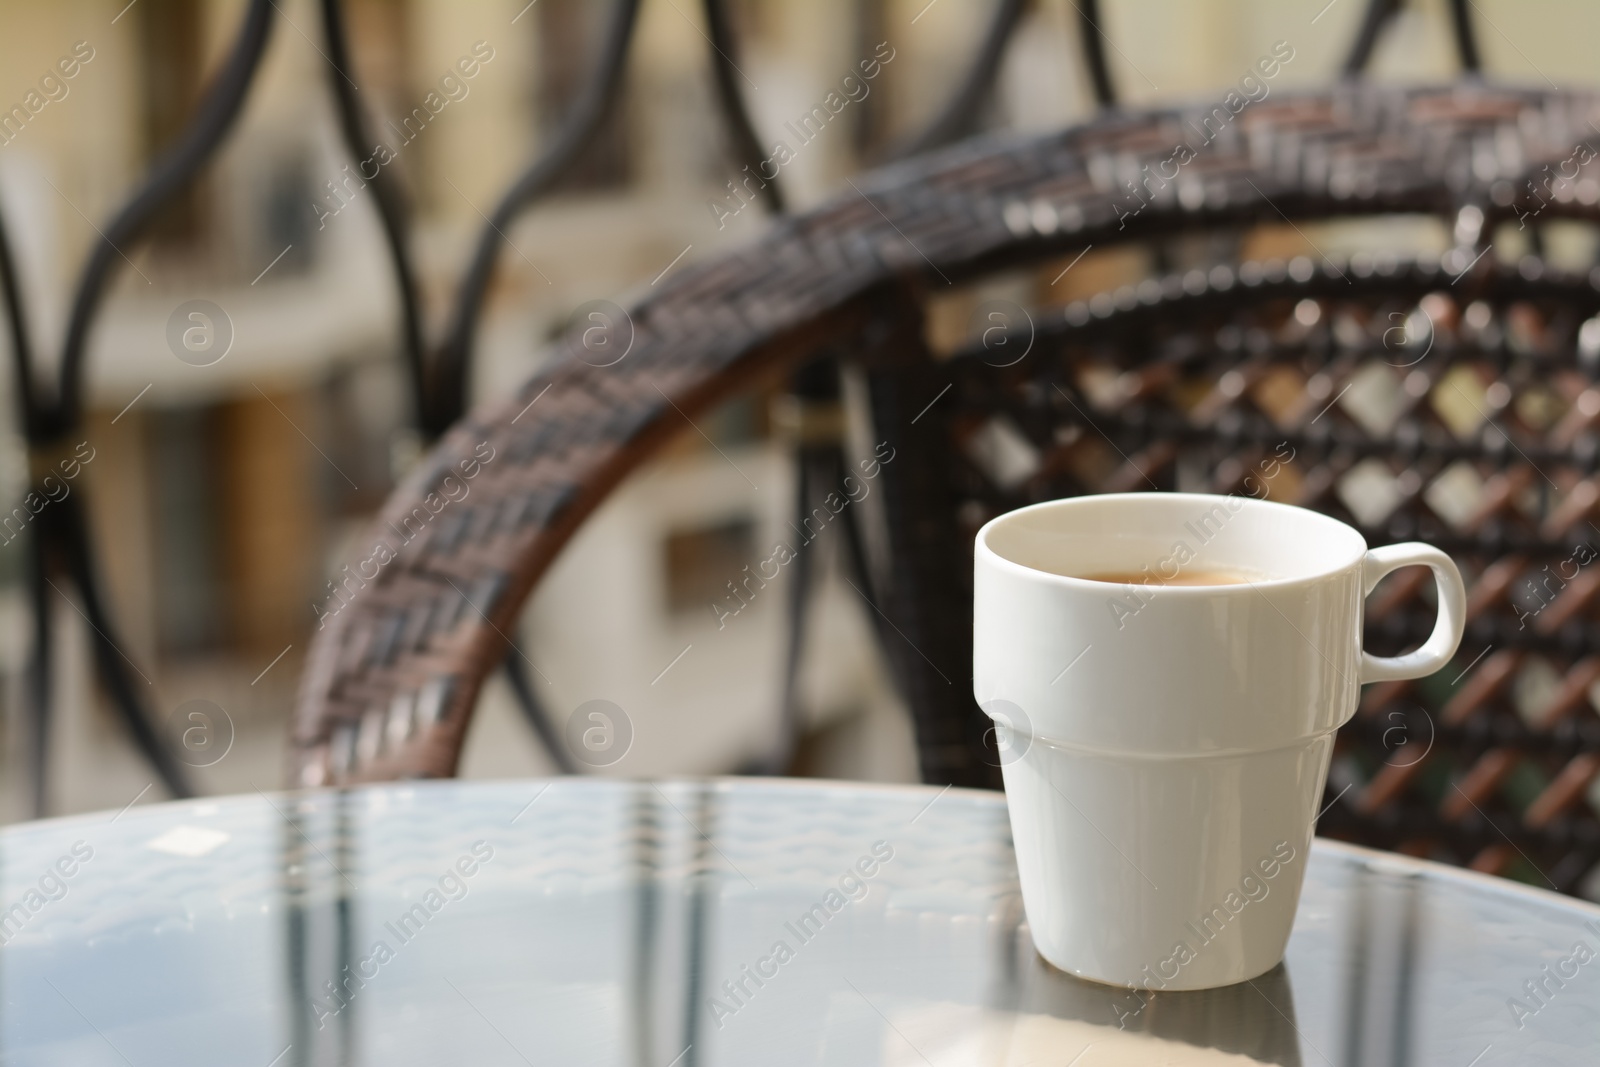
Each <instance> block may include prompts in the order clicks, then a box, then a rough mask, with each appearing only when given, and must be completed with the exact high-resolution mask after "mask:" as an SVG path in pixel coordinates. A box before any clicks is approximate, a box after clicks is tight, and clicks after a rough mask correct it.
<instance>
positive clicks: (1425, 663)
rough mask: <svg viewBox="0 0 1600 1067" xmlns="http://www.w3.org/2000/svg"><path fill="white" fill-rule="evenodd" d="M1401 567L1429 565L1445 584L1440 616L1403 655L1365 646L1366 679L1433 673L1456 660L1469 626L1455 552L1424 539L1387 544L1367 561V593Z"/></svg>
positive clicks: (1364, 581) (1364, 564)
mask: <svg viewBox="0 0 1600 1067" xmlns="http://www.w3.org/2000/svg"><path fill="white" fill-rule="evenodd" d="M1401 567H1427V568H1428V569H1429V570H1431V571H1433V582H1434V585H1435V586H1436V587H1437V588H1438V590H1439V616H1438V618H1437V619H1436V620H1435V621H1434V624H1433V633H1431V634H1429V635H1428V640H1427V641H1425V642H1424V643H1423V645H1422V647H1421V648H1419V649H1417V650H1416V651H1414V652H1407V653H1406V654H1405V655H1403V656H1374V655H1373V654H1372V653H1370V652H1367V651H1364V650H1363V651H1362V653H1361V681H1362V683H1363V684H1365V683H1366V682H1395V681H1400V680H1402V679H1406V678H1421V677H1423V676H1424V675H1429V674H1432V673H1433V672H1434V671H1436V670H1438V669H1439V668H1440V667H1443V666H1444V665H1445V664H1446V663H1449V662H1450V658H1451V657H1452V656H1454V655H1455V654H1456V649H1457V648H1458V647H1459V646H1460V644H1461V635H1462V633H1463V632H1464V631H1465V629H1466V625H1467V588H1466V584H1465V583H1464V582H1462V580H1461V572H1460V571H1458V570H1457V569H1456V565H1455V562H1454V561H1453V560H1452V559H1451V558H1450V557H1449V556H1447V555H1445V554H1444V553H1443V552H1441V551H1439V550H1438V549H1437V548H1434V547H1433V546H1432V545H1425V544H1423V543H1422V542H1420V541H1407V542H1406V543H1404V544H1399V545H1385V546H1384V547H1382V548H1374V549H1372V550H1371V551H1370V552H1368V553H1367V556H1366V559H1365V560H1363V561H1362V564H1361V580H1362V584H1363V586H1364V588H1363V590H1362V596H1366V595H1367V594H1369V593H1371V592H1372V589H1373V587H1374V586H1376V585H1377V584H1378V581H1379V579H1381V578H1382V577H1383V576H1384V575H1386V574H1388V573H1389V572H1390V571H1394V570H1399V569H1400V568H1401Z"/></svg>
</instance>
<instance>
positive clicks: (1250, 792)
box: [973, 493, 1367, 990]
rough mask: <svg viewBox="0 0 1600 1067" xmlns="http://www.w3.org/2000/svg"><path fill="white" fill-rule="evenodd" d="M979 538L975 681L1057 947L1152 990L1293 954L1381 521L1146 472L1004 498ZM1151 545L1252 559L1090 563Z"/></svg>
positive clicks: (1016, 834) (1188, 554) (1190, 985)
mask: <svg viewBox="0 0 1600 1067" xmlns="http://www.w3.org/2000/svg"><path fill="white" fill-rule="evenodd" d="M975 556H976V564H975V566H976V572H975V580H974V608H973V612H974V635H973V689H974V695H975V696H976V698H977V701H978V703H979V705H980V706H982V707H983V708H984V710H985V711H986V712H987V713H988V714H989V715H990V716H991V717H992V718H993V719H994V720H995V722H996V726H997V730H998V732H999V734H1000V736H1001V740H1002V744H1001V749H1000V750H1001V759H1002V764H1003V768H1002V773H1003V775H1004V779H1005V788H1006V797H1007V804H1008V808H1009V811H1010V816H1011V827H1012V836H1013V839H1014V841H1015V844H1016V853H1017V867H1018V871H1019V874H1020V877H1021V882H1022V894H1023V903H1024V906H1025V908H1026V910H1027V914H1028V921H1029V926H1030V928H1031V932H1032V935H1033V940H1034V943H1035V945H1036V946H1037V948H1038V950H1039V952H1040V954H1041V955H1042V956H1044V958H1045V959H1046V960H1048V961H1049V962H1050V963H1052V964H1054V965H1055V966H1057V967H1060V968H1061V969H1063V970H1066V971H1069V972H1071V973H1073V974H1077V975H1079V976H1081V977H1084V978H1090V979H1094V980H1097V981H1101V982H1108V983H1111V984H1115V985H1123V986H1136V987H1142V988H1149V989H1174V990H1176V989H1205V988H1213V987H1216V986H1222V985H1229V984H1232V983H1234V982H1241V981H1244V980H1245V979H1248V978H1253V977H1255V976H1257V975H1260V974H1263V973H1265V972H1266V971H1268V970H1270V969H1271V968H1272V967H1274V966H1275V965H1276V964H1277V963H1278V962H1279V961H1280V960H1281V959H1282V958H1283V952H1284V948H1285V945H1286V943H1287V941H1288V937H1289V931H1290V928H1291V927H1292V925H1293V922H1294V912H1295V905H1296V903H1297V901H1298V899H1299V895H1300V886H1301V882H1302V880H1303V877H1304V874H1305V863H1306V859H1307V851H1308V849H1309V846H1310V838H1311V832H1312V823H1313V820H1314V818H1315V816H1316V813H1317V803H1318V801H1319V799H1320V797H1321V795H1322V789H1323V783H1324V780H1325V778H1326V775H1327V770H1328V760H1329V757H1330V754H1331V752H1332V747H1333V735H1334V732H1335V731H1336V730H1337V729H1338V728H1339V726H1340V725H1342V724H1343V723H1344V722H1345V721H1346V720H1347V719H1349V718H1350V716H1351V715H1352V714H1353V713H1354V711H1355V707H1356V702H1357V699H1358V697H1359V693H1360V677H1361V668H1362V652H1361V617H1362V600H1363V597H1364V595H1365V592H1366V589H1365V588H1364V586H1363V566H1364V560H1365V558H1366V556H1367V547H1366V543H1365V542H1364V541H1363V539H1362V538H1361V536H1360V534H1358V533H1357V532H1356V531H1355V530H1353V529H1351V528H1350V527H1349V526H1346V525H1345V524H1343V523H1341V522H1338V521H1337V520H1335V519H1331V518H1328V517H1327V516H1324V515H1320V514H1317V513H1316V512H1312V511H1307V510H1304V509H1301V508H1295V507H1290V506H1287V505H1282V504H1275V503H1270V502H1266V501H1259V500H1252V499H1245V498H1239V497H1219V496H1204V495H1196V494H1178V493H1161V494H1155V493H1129V494H1113V495H1105V496H1096V497H1083V498H1077V499H1072V500H1062V501H1053V502H1050V503H1045V504H1038V505H1034V506H1032V507H1029V508H1024V509H1021V510H1020V511H1015V512H1011V513H1009V514H1007V515H1002V516H1000V517H999V518H997V519H995V520H993V521H992V522H990V523H989V524H987V525H986V526H984V528H983V529H982V530H981V531H979V533H978V537H977V545H976V553H975ZM1147 566H1148V567H1150V569H1151V573H1152V574H1156V575H1159V576H1160V577H1162V578H1166V579H1168V580H1170V579H1171V577H1172V576H1173V572H1174V571H1191V572H1193V571H1204V570H1228V571H1237V572H1243V573H1244V574H1246V575H1250V576H1252V580H1251V581H1249V582H1247V583H1244V584H1231V585H1187V586H1184V585H1170V586H1161V585H1158V584H1150V585H1119V584H1111V583H1106V582H1099V581H1091V580H1087V579H1084V578H1082V577H1077V575H1088V574H1103V573H1119V572H1120V573H1128V572H1134V573H1138V572H1141V571H1143V570H1144V568H1145V567H1147ZM1255 575H1260V576H1262V577H1261V580H1259V581H1256V580H1254V576H1255Z"/></svg>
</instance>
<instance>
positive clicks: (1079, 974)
mask: <svg viewBox="0 0 1600 1067" xmlns="http://www.w3.org/2000/svg"><path fill="white" fill-rule="evenodd" d="M1030 939H1031V932H1030ZM1033 951H1034V953H1035V954H1036V955H1037V956H1038V957H1039V958H1040V959H1041V960H1043V961H1044V962H1045V963H1047V964H1049V965H1050V966H1051V967H1053V968H1055V969H1056V970H1058V971H1060V972H1062V973H1063V974H1070V975H1072V977H1074V978H1080V979H1082V980H1083V981H1085V982H1093V983H1094V984H1095V985H1102V986H1106V987H1108V988H1111V989H1135V990H1143V991H1145V992H1149V993H1194V992H1198V991H1200V990H1205V989H1225V988H1227V987H1228V986H1235V985H1241V984H1243V983H1245V982H1249V981H1252V980H1253V979H1256V978H1260V977H1261V976H1262V975H1264V974H1266V973H1268V972H1269V971H1271V970H1272V969H1273V968H1275V967H1277V966H1278V965H1279V964H1280V963H1282V962H1283V954H1282V953H1280V954H1279V955H1278V958H1277V959H1275V960H1273V961H1272V962H1271V963H1269V964H1267V965H1266V966H1265V967H1247V968H1242V969H1241V971H1240V973H1239V975H1238V977H1233V976H1232V975H1226V974H1224V975H1213V976H1211V977H1209V978H1201V977H1198V976H1196V977H1194V978H1191V979H1189V980H1185V977H1184V973H1183V971H1181V970H1180V971H1179V972H1178V974H1177V977H1175V978H1173V979H1172V980H1171V981H1168V982H1166V984H1164V985H1163V984H1161V983H1162V980H1161V979H1160V978H1159V976H1158V977H1156V978H1155V979H1154V980H1151V981H1149V982H1148V983H1147V982H1145V981H1127V980H1123V979H1117V978H1111V977H1108V976H1106V975H1102V974H1091V973H1090V972H1089V971H1086V970H1084V969H1082V968H1079V967H1072V966H1069V965H1068V964H1066V963H1065V962H1064V961H1060V960H1053V959H1051V958H1050V957H1049V956H1048V955H1047V954H1046V953H1045V952H1044V950H1043V949H1041V948H1040V947H1039V946H1038V945H1037V944H1035V945H1034V946H1033Z"/></svg>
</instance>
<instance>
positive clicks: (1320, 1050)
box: [0, 778, 1600, 1067]
mask: <svg viewBox="0 0 1600 1067" xmlns="http://www.w3.org/2000/svg"><path fill="white" fill-rule="evenodd" d="M0 863H3V876H0V883H3V896H0V904H3V905H4V907H5V908H6V910H5V912H4V914H3V915H0V937H3V939H4V948H3V949H0V1062H3V1063H6V1064H73V1065H81V1067H93V1065H98V1064H107V1065H123V1067H126V1065H128V1064H134V1065H143V1064H163V1065H171V1067H181V1065H187V1064H208V1065H209V1064H218V1063H224V1062H225V1063H230V1064H240V1065H244V1067H252V1065H255V1067H269V1065H271V1067H295V1065H304V1067H311V1065H323V1064H385V1065H399V1064H441V1063H462V1064H467V1063H470V1064H489V1065H493V1064H522V1063H538V1064H541V1065H542V1064H569V1063H570V1064H618V1065H622V1064H627V1065H635V1067H692V1065H702V1067H704V1065H713V1064H716V1065H721V1064H751V1063H760V1064H774V1065H776V1064H847V1065H854V1064H863V1065H865V1064H885V1065H908V1067H909V1065H922V1064H931V1065H933V1067H955V1065H965V1064H985V1065H997V1067H1004V1065H1017V1067H1020V1065H1023V1064H1051V1065H1058V1067H1064V1065H1066V1064H1069V1063H1072V1064H1076V1065H1078V1067H1097V1065H1105V1064H1121V1063H1137V1064H1152V1063H1161V1064H1167V1063H1170V1064H1191V1063H1192V1064H1245V1063H1251V1062H1260V1063H1273V1064H1284V1065H1298V1064H1307V1065H1310V1064H1322V1065H1340V1067H1343V1065H1346V1064H1350V1065H1361V1067H1383V1065H1398V1064H1411V1065H1432V1064H1438V1065H1441V1067H1468V1065H1469V1064H1471V1065H1474V1067H1478V1065H1482V1067H1491V1065H1494V1064H1501V1063H1506V1064H1510V1063H1531V1062H1538V1063H1552V1064H1569V1063H1570V1064H1578V1063H1583V1064H1592V1063H1595V1062H1596V1057H1597V1054H1600V1053H1597V1050H1600V961H1597V960H1595V959H1594V954H1595V952H1596V951H1597V950H1600V909H1596V908H1594V907H1592V906H1589V905H1586V904H1583V903H1581V902H1578V901H1573V900H1568V899H1566V898H1562V897H1557V896H1554V895H1551V894H1545V893H1541V892H1537V891H1533V890H1528V889H1525V888H1523V887H1520V886H1517V885H1514V884H1511V883H1508V882H1503V881H1498V880H1494V879H1490V878H1486V877H1480V876H1476V875H1472V874H1468V873H1463V872H1460V871H1456V870H1451V869H1447V868H1442V867H1435V866H1432V865H1428V864H1421V863H1417V862H1414V861H1411V860H1406V859H1401V858H1396V857H1390V856H1385V855H1381V854H1378V853H1372V852H1366V851H1362V850H1357V849H1352V848H1348V847H1344V846H1340V845H1336V844H1333V843H1329V842H1324V841H1318V842H1317V844H1316V847H1315V848H1314V849H1313V850H1312V853H1311V856H1310V858H1309V869H1308V872H1307V877H1306V886H1305V892H1304V896H1303V898H1302V901H1301V905H1300V911H1299V916H1298V919H1297V922H1296V925H1295V931H1294V935H1293V937H1292V938H1291V940H1290V943H1289V952H1288V958H1287V959H1286V961H1285V962H1284V964H1283V965H1282V966H1281V967H1279V968H1277V969H1276V970H1274V971H1272V972H1270V973H1269V974H1267V975H1265V976H1263V977H1261V978H1258V979H1256V980H1254V981H1253V982H1247V983H1244V984H1242V985H1238V986H1233V987H1229V988H1226V989H1220V990H1214V991H1210V992H1202V993H1154V994H1146V993H1136V992H1131V991H1128V990H1120V989H1112V988H1109V987H1105V986H1099V985H1094V984H1090V983H1087V982H1083V981H1080V980H1077V979H1075V978H1071V977H1069V976H1067V975H1064V974H1062V973H1060V972H1057V971H1055V970H1053V969H1051V968H1050V967H1049V966H1048V965H1046V964H1045V963H1043V962H1042V961H1041V960H1040V959H1039V958H1038V956H1037V955H1036V954H1035V953H1034V951H1033V948H1032V945H1031V943H1030V941H1029V936H1028V929H1027V924H1026V921H1025V919H1024V916H1023V912H1022V905H1021V898H1020V896H1019V895H1018V891H1017V881H1016V869H1015V866H1014V863H1013V858H1012V851H1011V840H1010V831H1009V826H1008V823H1007V819H1006V810H1005V803H1004V798H1003V797H1001V796H1000V795H998V794H986V793H976V792H966V791H961V790H945V791H939V790H936V789H932V788H921V787H918V788H882V787H871V786H850V785H829V784H819V783H802V782H781V781H757V780H731V781H712V782H666V783H660V784H651V783H624V782H614V781H601V780H595V779H578V778H572V779H562V780H558V781H553V782H503V783H458V782H430V783H418V784H404V785H393V786H385V787H373V788H364V789H359V790H353V791H350V792H345V793H316V794H307V795H304V796H296V795H275V796H270V797H268V796H263V795H252V796H244V797H234V798H228V799H221V800H207V801H197V802H188V803H182V804H164V805H154V806H150V807H145V808H135V809H132V810H128V811H125V812H123V813H120V814H119V813H112V812H106V813H102V814H99V815H94V816H85V817H79V818H71V819H60V820H54V821H49V822H41V823H34V824H30V825H25V826H21V827H16V828H13V829H11V830H9V831H7V832H5V833H4V834H3V835H0ZM1106 876H1107V877H1108V878H1115V877H1121V876H1122V875H1121V874H1120V873H1119V872H1114V871H1108V872H1107V873H1106ZM1075 1057H1076V1058H1075Z"/></svg>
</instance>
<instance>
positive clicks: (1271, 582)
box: [974, 491, 1367, 597]
mask: <svg viewBox="0 0 1600 1067" xmlns="http://www.w3.org/2000/svg"><path fill="white" fill-rule="evenodd" d="M1147 500H1148V501H1155V500H1159V501H1162V502H1167V501H1178V500H1190V501H1194V502H1195V503H1197V504H1198V503H1200V502H1203V501H1211V502H1216V501H1222V500H1237V501H1239V502H1240V503H1241V504H1243V505H1244V506H1245V508H1257V509H1266V510H1268V511H1274V510H1275V511H1283V512H1293V513H1295V514H1296V515H1297V516H1299V517H1301V518H1303V519H1309V520H1310V521H1313V522H1316V523H1320V524H1322V525H1325V526H1331V527H1334V528H1335V532H1336V533H1338V534H1339V535H1340V536H1341V537H1344V538H1346V539H1348V540H1349V541H1351V542H1352V544H1353V546H1354V547H1353V551H1352V552H1351V553H1350V555H1349V556H1348V557H1341V559H1340V561H1339V562H1337V563H1334V564H1330V565H1328V566H1325V567H1319V568H1317V569H1316V570H1315V571H1312V572H1311V573H1309V574H1297V575H1292V576H1289V577H1285V578H1267V579H1263V580H1262V581H1259V582H1243V583H1240V584H1238V585H1158V584H1155V583H1153V582H1152V583H1149V584H1141V585H1140V586H1139V588H1141V589H1144V590H1145V591H1146V593H1147V594H1149V595H1151V596H1160V597H1218V596H1232V595H1243V594H1246V593H1250V592H1253V591H1257V590H1278V589H1293V588H1295V587H1297V586H1310V585H1315V584H1316V583H1318V582H1323V581H1326V580H1327V579H1329V578H1331V577H1333V576H1334V575H1337V574H1342V573H1344V572H1345V571H1347V570H1349V569H1351V568H1352V567H1356V566H1359V565H1360V563H1361V561H1362V560H1363V559H1364V558H1365V557H1366V554H1367V541H1366V538H1365V537H1363V536H1362V535H1361V531H1360V530H1357V529H1356V528H1355V527H1354V526H1351V525H1350V524H1349V523H1347V522H1341V521H1340V520H1338V519H1336V518H1333V517H1332V516H1331V515H1324V514H1323V513H1322V512H1320V511H1314V510H1312V509H1311V508H1303V507H1300V506H1298V505H1295V504H1284V503H1280V502H1278V501H1276V500H1259V499H1257V498H1255V497H1247V496H1235V495H1232V494H1224V493H1168V492H1160V491H1156V492H1132V493H1087V494H1084V495H1082V496H1068V497H1057V498H1056V499H1054V500H1041V501H1039V502H1038V503H1036V504H1028V505H1026V506H1024V507H1020V508H1014V509H1012V510H1011V511H1007V512H1005V513H1003V514H1000V515H996V516H995V517H994V518H992V519H990V520H989V521H988V522H986V523H984V524H983V526H982V527H981V528H979V530H978V533H977V535H976V537H975V538H974V543H975V547H976V555H977V558H979V559H983V558H988V559H989V560H991V561H992V562H993V563H995V564H997V565H998V566H1000V567H1001V568H1002V569H1003V570H1008V571H1011V572H1012V573H1014V574H1018V575H1021V576H1024V577H1028V578H1031V579H1033V580H1035V581H1045V582H1049V583H1052V584H1056V585H1061V586H1064V587H1065V588H1067V589H1072V590H1078V591H1084V592H1093V591H1096V590H1104V589H1105V588H1106V587H1107V586H1110V587H1113V588H1124V587H1125V586H1124V585H1122V584H1119V583H1115V582H1102V581H1098V580H1096V579H1093V578H1076V577H1073V576H1072V575H1069V574H1058V573H1056V572H1055V571H1047V570H1041V569H1039V568H1038V567H1030V566H1028V565H1027V564H1026V563H1018V562H1017V561H1016V560H1013V559H1011V558H1009V557H1007V556H1005V555H1002V554H1001V553H1000V552H999V551H997V550H996V549H995V548H993V547H992V546H991V545H990V544H989V535H990V534H991V533H992V532H993V531H994V530H996V529H998V528H999V527H1000V526H1001V525H1003V524H1005V523H1008V522H1013V521H1016V520H1017V519H1019V518H1020V517H1022V516H1024V515H1028V514H1031V513H1035V512H1040V511H1052V510H1067V509H1070V508H1073V507H1077V506H1080V505H1085V504H1089V503H1091V502H1093V503H1105V502H1113V501H1129V502H1138V501H1147ZM1128 584H1132V583H1128Z"/></svg>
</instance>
